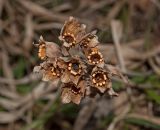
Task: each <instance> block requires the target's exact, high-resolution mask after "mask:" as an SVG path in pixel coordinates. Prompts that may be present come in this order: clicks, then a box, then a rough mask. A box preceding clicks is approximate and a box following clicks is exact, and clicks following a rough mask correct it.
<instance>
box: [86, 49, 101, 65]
mask: <svg viewBox="0 0 160 130" xmlns="http://www.w3.org/2000/svg"><path fill="white" fill-rule="evenodd" d="M85 55H86V57H87V60H88V63H89V64H91V65H97V66H99V67H103V66H104V59H103V55H102V53H101V52H100V51H99V50H98V49H97V48H91V49H89V50H87V51H86V52H85Z"/></svg>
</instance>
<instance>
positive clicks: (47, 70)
mask: <svg viewBox="0 0 160 130" xmlns="http://www.w3.org/2000/svg"><path fill="white" fill-rule="evenodd" d="M34 72H38V73H42V80H43V81H50V80H55V79H58V78H60V76H61V75H62V72H61V70H60V68H59V67H58V66H54V64H52V63H49V62H46V61H45V62H43V63H41V64H40V66H35V67H34Z"/></svg>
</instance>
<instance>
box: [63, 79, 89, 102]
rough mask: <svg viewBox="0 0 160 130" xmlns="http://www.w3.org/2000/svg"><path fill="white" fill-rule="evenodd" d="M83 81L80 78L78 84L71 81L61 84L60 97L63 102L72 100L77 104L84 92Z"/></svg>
mask: <svg viewBox="0 0 160 130" xmlns="http://www.w3.org/2000/svg"><path fill="white" fill-rule="evenodd" d="M85 87H86V85H85V82H84V81H83V80H81V81H80V82H79V83H78V85H76V84H74V83H73V82H69V83H63V84H62V93H61V99H62V102H63V103H69V102H71V101H72V102H73V103H75V104H79V103H80V101H81V99H82V98H83V97H84V94H85Z"/></svg>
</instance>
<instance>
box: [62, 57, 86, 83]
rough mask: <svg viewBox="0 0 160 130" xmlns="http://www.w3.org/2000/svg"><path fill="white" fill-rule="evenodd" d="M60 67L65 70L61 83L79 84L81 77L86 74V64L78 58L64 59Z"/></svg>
mask: <svg viewBox="0 0 160 130" xmlns="http://www.w3.org/2000/svg"><path fill="white" fill-rule="evenodd" d="M59 66H61V67H62V68H63V69H65V70H64V73H63V75H62V76H61V81H62V82H64V83H68V82H70V81H72V82H73V83H75V84H77V83H78V81H79V79H80V77H81V76H82V75H83V73H84V68H85V66H84V64H83V62H82V61H81V60H80V59H79V58H78V57H72V58H71V57H70V58H68V59H67V58H62V59H61V61H60V63H59Z"/></svg>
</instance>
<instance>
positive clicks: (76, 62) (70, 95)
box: [34, 17, 123, 104]
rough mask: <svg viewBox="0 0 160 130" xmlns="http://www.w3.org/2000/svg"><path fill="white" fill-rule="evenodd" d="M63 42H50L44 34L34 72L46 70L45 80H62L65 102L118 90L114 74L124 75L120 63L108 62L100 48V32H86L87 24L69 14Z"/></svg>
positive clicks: (39, 44)
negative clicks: (59, 43)
mask: <svg viewBox="0 0 160 130" xmlns="http://www.w3.org/2000/svg"><path fill="white" fill-rule="evenodd" d="M59 40H60V41H61V42H62V45H57V44H56V43H54V42H47V41H45V40H44V39H43V37H42V36H41V37H40V40H39V43H38V44H34V45H35V46H37V47H38V57H39V58H40V59H41V60H42V63H40V65H39V66H35V67H34V72H39V73H41V74H42V80H43V81H53V80H56V79H58V80H59V81H60V86H59V89H61V99H62V102H63V103H69V102H73V103H75V104H79V103H80V101H81V99H82V98H84V97H85V96H90V95H96V94H98V93H101V94H104V93H108V94H109V95H111V96H117V95H118V94H117V93H116V92H114V90H113V89H112V82H111V77H112V76H113V75H117V76H119V77H123V76H122V74H121V73H120V72H119V71H118V69H116V67H114V66H112V65H109V64H106V63H105V59H104V57H103V55H102V53H101V52H100V50H99V49H98V44H99V41H98V37H97V35H96V32H95V31H93V32H90V33H87V32H86V25H84V24H81V23H80V22H79V21H78V20H77V19H76V18H74V17H69V19H68V20H67V21H65V23H64V26H63V28H62V29H61V32H60V36H59Z"/></svg>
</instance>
